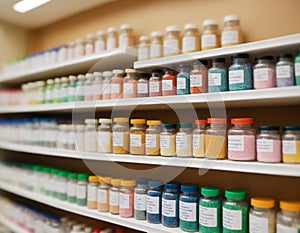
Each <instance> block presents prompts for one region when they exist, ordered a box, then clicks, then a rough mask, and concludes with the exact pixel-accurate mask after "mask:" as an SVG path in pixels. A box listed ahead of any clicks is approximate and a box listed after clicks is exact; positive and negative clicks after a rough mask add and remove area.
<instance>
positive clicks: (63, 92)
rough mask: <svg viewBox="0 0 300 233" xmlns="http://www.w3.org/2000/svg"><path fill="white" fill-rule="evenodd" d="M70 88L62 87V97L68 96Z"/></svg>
mask: <svg viewBox="0 0 300 233" xmlns="http://www.w3.org/2000/svg"><path fill="white" fill-rule="evenodd" d="M68 94H69V93H68V88H67V87H62V88H61V89H60V98H67V97H68Z"/></svg>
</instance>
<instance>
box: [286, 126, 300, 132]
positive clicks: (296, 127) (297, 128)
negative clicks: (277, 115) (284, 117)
mask: <svg viewBox="0 0 300 233" xmlns="http://www.w3.org/2000/svg"><path fill="white" fill-rule="evenodd" d="M283 130H293V131H294V130H300V126H292V125H288V126H284V127H283Z"/></svg>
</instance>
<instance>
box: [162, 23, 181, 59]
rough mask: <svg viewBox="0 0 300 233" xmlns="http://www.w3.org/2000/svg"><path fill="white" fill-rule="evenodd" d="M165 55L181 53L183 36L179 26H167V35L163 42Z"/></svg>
mask: <svg viewBox="0 0 300 233" xmlns="http://www.w3.org/2000/svg"><path fill="white" fill-rule="evenodd" d="M163 45H164V46H163V54H164V57H167V56H173V55H178V54H180V53H181V51H180V50H181V36H180V28H179V27H178V26H168V27H166V36H165V38H164V43H163Z"/></svg>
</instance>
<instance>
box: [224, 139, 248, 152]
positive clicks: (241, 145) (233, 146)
mask: <svg viewBox="0 0 300 233" xmlns="http://www.w3.org/2000/svg"><path fill="white" fill-rule="evenodd" d="M244 150H245V138H244V136H243V135H228V151H244Z"/></svg>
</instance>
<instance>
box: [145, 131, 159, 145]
mask: <svg viewBox="0 0 300 233" xmlns="http://www.w3.org/2000/svg"><path fill="white" fill-rule="evenodd" d="M156 137H157V134H146V148H156V147H157V145H156Z"/></svg>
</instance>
